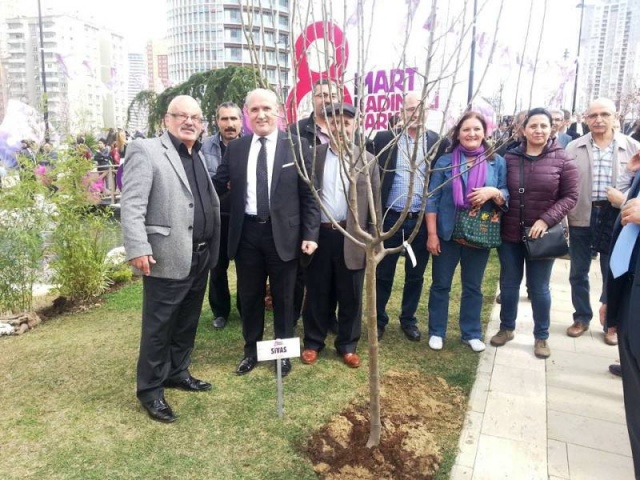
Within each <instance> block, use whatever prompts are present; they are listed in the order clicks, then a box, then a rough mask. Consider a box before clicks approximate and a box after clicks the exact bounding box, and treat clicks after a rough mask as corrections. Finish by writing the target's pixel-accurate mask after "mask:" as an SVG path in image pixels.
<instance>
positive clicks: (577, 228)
mask: <svg viewBox="0 0 640 480" xmlns="http://www.w3.org/2000/svg"><path fill="white" fill-rule="evenodd" d="M586 119H587V124H588V126H589V133H587V134H586V135H583V136H582V137H580V138H578V139H576V140H574V141H572V142H571V143H569V145H567V148H566V150H567V152H568V153H569V154H570V155H572V156H574V157H575V159H576V164H577V166H578V173H579V179H578V190H579V196H578V203H577V204H576V206H575V208H574V209H573V210H571V212H569V215H568V220H569V236H570V242H569V243H570V247H569V254H570V256H571V271H570V274H569V282H570V284H571V300H572V302H573V308H574V313H573V324H572V325H571V326H570V327H569V328H567V335H569V336H570V337H579V336H581V335H582V334H583V333H584V332H586V331H587V330H588V329H589V322H590V321H591V318H592V317H593V312H592V309H591V302H590V299H589V290H590V285H589V268H590V267H591V259H592V247H593V246H594V241H595V240H596V238H595V233H596V227H597V225H598V222H599V221H600V220H601V219H602V215H603V213H604V211H605V209H610V208H611V203H610V201H609V196H610V194H611V189H612V188H614V187H615V186H616V185H617V184H618V183H619V180H620V178H621V177H623V176H625V175H626V174H625V172H626V169H627V164H628V162H629V160H630V159H631V157H632V156H633V154H634V153H636V152H637V151H638V150H639V149H640V144H639V143H638V142H636V141H635V140H633V139H632V138H631V137H627V136H626V135H622V134H621V133H619V132H616V131H615V130H614V123H615V119H616V107H615V104H614V103H613V102H612V101H611V100H609V99H606V98H600V99H597V100H594V101H593V102H592V103H591V105H590V106H589V110H588V111H587V115H586ZM626 188H628V182H627V187H626ZM608 268H609V255H608V253H605V252H600V271H601V274H602V278H603V285H602V290H601V292H602V294H601V296H600V301H601V303H602V304H603V305H605V304H606V298H605V297H606V295H605V286H604V279H606V277H607V272H608ZM603 315H604V307H602V308H601V316H603ZM604 341H605V343H607V344H608V345H617V343H618V339H617V335H616V333H615V331H613V330H612V331H611V332H605V336H604Z"/></svg>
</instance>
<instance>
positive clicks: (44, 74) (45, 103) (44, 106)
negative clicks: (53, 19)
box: [38, 0, 49, 142]
mask: <svg viewBox="0 0 640 480" xmlns="http://www.w3.org/2000/svg"><path fill="white" fill-rule="evenodd" d="M38 25H39V27H40V76H41V78H42V112H43V117H44V139H45V141H46V142H48V141H49V99H48V98H47V72H46V71H45V66H44V34H43V32H42V8H41V7H40V0H38Z"/></svg>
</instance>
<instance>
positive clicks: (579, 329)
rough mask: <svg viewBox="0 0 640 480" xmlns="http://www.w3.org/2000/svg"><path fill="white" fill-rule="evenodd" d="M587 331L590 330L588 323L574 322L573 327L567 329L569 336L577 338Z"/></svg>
mask: <svg viewBox="0 0 640 480" xmlns="http://www.w3.org/2000/svg"><path fill="white" fill-rule="evenodd" d="M587 330H589V324H588V323H582V322H573V325H571V326H570V327H569V328H567V335H569V336H570V337H574V338H576V337H579V336H580V335H582V334H583V333H584V332H586V331H587Z"/></svg>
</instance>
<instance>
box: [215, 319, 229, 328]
mask: <svg viewBox="0 0 640 480" xmlns="http://www.w3.org/2000/svg"><path fill="white" fill-rule="evenodd" d="M226 326H227V319H226V318H224V317H216V318H214V319H213V328H217V329H218V330H222V329H223V328H224V327H226Z"/></svg>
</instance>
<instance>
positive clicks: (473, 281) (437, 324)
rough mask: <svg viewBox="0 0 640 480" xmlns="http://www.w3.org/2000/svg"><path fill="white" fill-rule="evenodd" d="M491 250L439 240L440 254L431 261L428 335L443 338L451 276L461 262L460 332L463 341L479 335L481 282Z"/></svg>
mask: <svg viewBox="0 0 640 480" xmlns="http://www.w3.org/2000/svg"><path fill="white" fill-rule="evenodd" d="M489 252H490V250H485V249H482V248H471V247H465V246H462V245H460V244H459V243H457V242H454V241H448V242H447V241H444V240H442V239H440V255H437V256H436V255H434V256H433V259H432V260H431V262H432V263H431V269H432V270H431V273H432V276H431V292H430V294H429V335H436V336H438V337H442V338H444V337H445V336H446V335H447V320H448V318H449V292H450V291H451V282H452V281H453V274H454V273H455V271H456V267H457V266H458V263H460V276H461V280H462V297H461V299H460V317H459V318H460V332H461V338H462V340H472V339H479V338H480V337H481V336H482V324H481V322H480V315H481V312H482V279H483V277H484V271H485V268H486V266H487V261H488V260H489Z"/></svg>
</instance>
